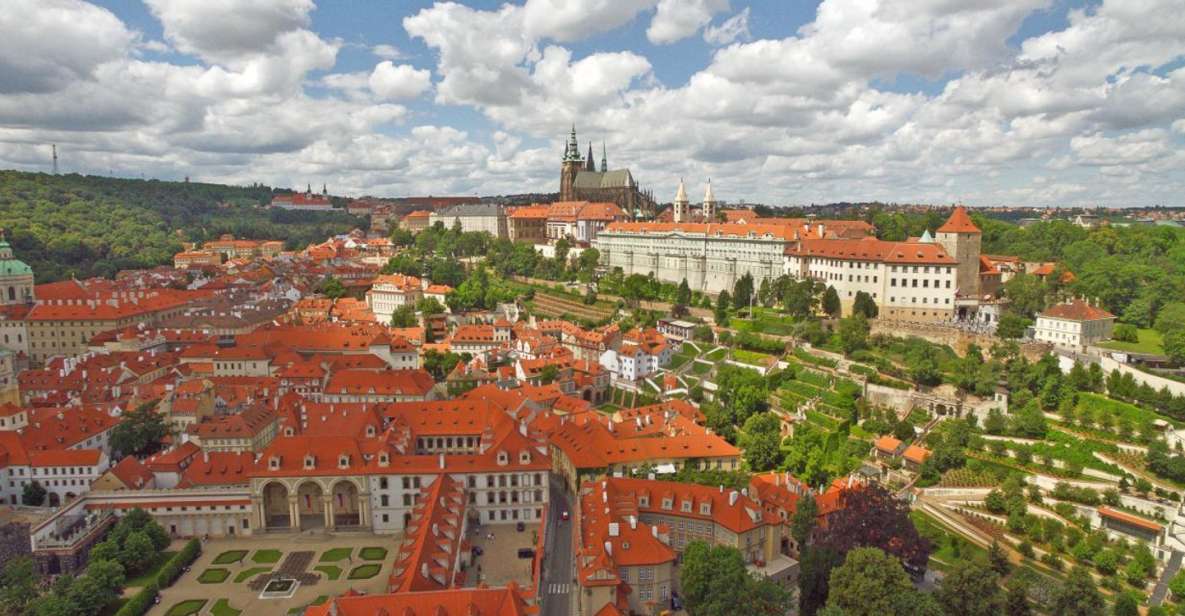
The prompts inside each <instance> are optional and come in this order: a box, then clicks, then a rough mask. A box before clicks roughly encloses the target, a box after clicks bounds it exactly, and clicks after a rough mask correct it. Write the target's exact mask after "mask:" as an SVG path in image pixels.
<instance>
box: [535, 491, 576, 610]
mask: <svg viewBox="0 0 1185 616" xmlns="http://www.w3.org/2000/svg"><path fill="white" fill-rule="evenodd" d="M548 484H549V485H548V489H549V490H550V494H549V495H548V500H549V502H550V505H549V506H548V508H547V535H546V536H545V537H544V554H543V565H542V566H543V575H542V576H540V577H541V578H542V587H541V588H539V597H540V600H541V603H542V609H541V610H540V614H541V616H569V615H570V614H571V610H572V608H571V599H570V596H571V595H572V594H575V592H576V585H575V584H574V583H573V579H574V578H573V575H574V573H573V569H572V525H573V524H575V523H576V522H575V519H574V517H575V516H573V517H572V518H570V519H568V520H567V521H565V520H564V519H563V517H562V516H563V512H564V511H570V509H569V506H570V505H569V502H568V494H567V492H566V491H565V490H564V486H563V483H562V482H561V480H560V479H559V478H557V477H556V476H555V475H554V474H553V475H551V479H550V481H549V482H548Z"/></svg>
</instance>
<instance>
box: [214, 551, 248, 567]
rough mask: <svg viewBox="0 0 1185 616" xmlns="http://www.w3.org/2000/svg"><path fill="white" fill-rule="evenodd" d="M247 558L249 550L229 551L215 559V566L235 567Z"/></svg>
mask: <svg viewBox="0 0 1185 616" xmlns="http://www.w3.org/2000/svg"><path fill="white" fill-rule="evenodd" d="M246 557H247V550H227V551H225V552H223V553H221V554H219V555H218V557H217V558H215V559H214V562H213V564H215V565H233V564H235V563H237V562H242V561H243V559H244V558H246Z"/></svg>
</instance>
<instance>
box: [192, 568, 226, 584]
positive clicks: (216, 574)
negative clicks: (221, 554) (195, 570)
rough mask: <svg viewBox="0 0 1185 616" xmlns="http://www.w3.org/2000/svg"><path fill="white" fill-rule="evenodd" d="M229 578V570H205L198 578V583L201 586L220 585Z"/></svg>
mask: <svg viewBox="0 0 1185 616" xmlns="http://www.w3.org/2000/svg"><path fill="white" fill-rule="evenodd" d="M228 577H230V569H220V568H214V569H206V570H205V571H203V572H202V574H201V575H199V576H198V582H200V583H202V584H220V583H222V582H225V581H226V578H228Z"/></svg>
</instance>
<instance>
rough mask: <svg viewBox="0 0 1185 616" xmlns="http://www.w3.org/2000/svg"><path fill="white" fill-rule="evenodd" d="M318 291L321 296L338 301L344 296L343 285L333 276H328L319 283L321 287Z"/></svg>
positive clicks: (344, 288)
mask: <svg viewBox="0 0 1185 616" xmlns="http://www.w3.org/2000/svg"><path fill="white" fill-rule="evenodd" d="M318 290H319V291H320V292H321V294H322V295H324V296H325V297H328V298H329V299H338V298H340V297H344V296H345V294H346V287H345V285H343V284H342V281H340V280H338V279H337V278H335V277H333V276H329V277H328V278H326V279H325V280H323V281H321V286H320V288H319V289H318Z"/></svg>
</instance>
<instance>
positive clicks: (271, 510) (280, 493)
mask: <svg viewBox="0 0 1185 616" xmlns="http://www.w3.org/2000/svg"><path fill="white" fill-rule="evenodd" d="M263 512H264V523H265V524H266V525H267V528H292V511H291V509H289V507H288V488H287V487H285V486H284V484H282V483H280V482H277V481H273V482H272V483H269V484H267V485H266V486H264V487H263Z"/></svg>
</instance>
